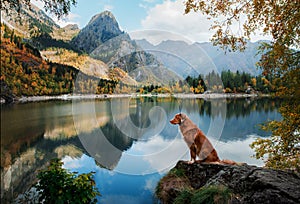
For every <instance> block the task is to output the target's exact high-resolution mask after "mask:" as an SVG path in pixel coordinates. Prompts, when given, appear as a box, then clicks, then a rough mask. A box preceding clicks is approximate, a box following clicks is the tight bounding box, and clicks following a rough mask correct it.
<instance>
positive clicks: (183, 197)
mask: <svg viewBox="0 0 300 204" xmlns="http://www.w3.org/2000/svg"><path fill="white" fill-rule="evenodd" d="M156 194H157V197H158V198H159V199H160V200H161V201H162V203H182V202H184V203H195V202H196V203H270V204H271V203H272V204H276V203H278V204H283V203H300V177H299V175H297V174H294V173H291V172H284V171H279V170H272V169H265V168H260V167H256V166H249V165H247V164H243V165H218V164H198V163H194V164H187V163H186V162H183V161H179V162H178V163H177V165H176V166H175V167H174V168H173V169H172V170H171V171H170V172H169V173H168V174H167V175H166V176H165V177H163V178H162V179H161V181H160V182H159V184H158V186H157V192H156Z"/></svg>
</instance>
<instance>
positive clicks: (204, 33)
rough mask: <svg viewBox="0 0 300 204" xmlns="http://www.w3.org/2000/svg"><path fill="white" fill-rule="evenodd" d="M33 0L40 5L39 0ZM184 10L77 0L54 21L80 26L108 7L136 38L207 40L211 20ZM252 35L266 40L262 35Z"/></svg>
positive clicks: (142, 1) (151, 3) (164, 2)
mask: <svg viewBox="0 0 300 204" xmlns="http://www.w3.org/2000/svg"><path fill="white" fill-rule="evenodd" d="M33 2H34V4H36V5H37V6H39V7H40V8H42V5H41V3H40V2H37V1H36V0H35V1H33ZM184 9H185V5H184V0H77V5H76V6H75V7H74V6H73V7H72V8H71V11H70V14H69V15H68V16H67V17H65V18H64V19H63V20H60V21H57V19H55V21H56V22H57V23H58V24H59V25H60V26H61V27H63V26H65V25H67V24H70V23H72V24H74V23H75V24H78V26H79V28H83V27H84V26H86V25H87V24H88V22H89V20H90V19H91V18H92V17H93V16H94V15H96V14H98V13H101V12H103V11H105V10H109V11H111V12H112V13H113V15H114V16H115V18H116V20H117V21H118V23H119V26H120V28H121V30H123V31H125V32H127V33H129V34H130V35H131V36H132V37H133V38H135V39H141V38H146V39H147V40H148V41H150V42H152V43H153V44H158V43H159V42H161V41H162V40H167V39H171V40H183V41H186V42H190V43H193V42H208V41H209V40H210V38H211V37H212V35H213V32H214V31H211V30H209V28H210V25H211V24H212V22H211V21H209V20H207V18H206V17H205V16H203V15H202V14H200V12H198V13H195V12H190V13H189V14H184ZM252 38H253V39H252V41H257V40H261V39H269V38H268V37H266V36H261V35H255V36H253V37H252Z"/></svg>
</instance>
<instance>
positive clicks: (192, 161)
mask: <svg viewBox="0 0 300 204" xmlns="http://www.w3.org/2000/svg"><path fill="white" fill-rule="evenodd" d="M194 162H195V160H191V161H188V162H187V163H188V164H193V163H194Z"/></svg>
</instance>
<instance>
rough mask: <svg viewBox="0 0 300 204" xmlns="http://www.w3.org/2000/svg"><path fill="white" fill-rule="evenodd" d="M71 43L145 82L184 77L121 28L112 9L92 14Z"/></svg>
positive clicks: (153, 82)
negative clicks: (161, 61)
mask: <svg viewBox="0 0 300 204" xmlns="http://www.w3.org/2000/svg"><path fill="white" fill-rule="evenodd" d="M70 43H71V44H72V45H73V46H74V47H75V48H76V49H79V50H82V51H83V52H85V53H88V54H89V55H90V56H91V57H92V58H94V59H98V60H101V61H103V62H105V63H106V64H107V65H108V66H109V67H110V68H115V67H118V68H121V69H122V70H124V71H126V72H127V73H128V74H129V76H131V77H132V78H133V79H134V80H136V81H137V82H140V83H141V84H145V83H151V84H168V83H169V82H170V81H176V80H179V79H180V78H179V77H178V76H177V75H176V74H174V73H173V72H172V71H171V70H168V69H167V68H166V67H164V66H163V65H162V64H161V63H160V62H159V61H158V60H157V59H156V57H155V56H154V55H152V54H151V53H147V52H145V51H143V50H142V49H141V48H140V47H139V46H138V45H137V44H136V42H135V41H133V40H132V39H131V38H130V36H129V35H128V34H127V33H125V32H123V31H121V30H120V28H119V25H118V22H117V21H116V19H115V17H114V16H113V14H112V13H111V12H109V11H104V12H102V13H100V14H97V15H95V16H94V17H92V19H91V20H90V22H89V23H88V25H87V26H86V27H84V28H83V29H82V30H81V31H80V32H79V33H78V35H77V36H75V37H74V38H73V39H72V40H71V42H70ZM137 70H139V71H137ZM161 73H165V75H161ZM166 76H167V77H169V78H166Z"/></svg>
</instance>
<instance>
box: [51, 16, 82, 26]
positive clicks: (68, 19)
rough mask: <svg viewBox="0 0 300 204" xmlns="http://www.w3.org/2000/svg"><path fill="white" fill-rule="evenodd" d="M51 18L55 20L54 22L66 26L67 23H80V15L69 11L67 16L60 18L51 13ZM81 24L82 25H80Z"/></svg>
mask: <svg viewBox="0 0 300 204" xmlns="http://www.w3.org/2000/svg"><path fill="white" fill-rule="evenodd" d="M50 16H51V18H52V19H53V20H54V22H55V23H56V24H57V25H59V26H60V27H65V26H66V25H69V24H77V25H79V24H80V23H79V21H78V19H79V18H80V15H78V14H75V13H71V12H70V13H69V14H68V15H67V16H65V17H63V18H61V19H58V18H57V17H56V16H53V15H52V14H50ZM79 26H80V25H79Z"/></svg>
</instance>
